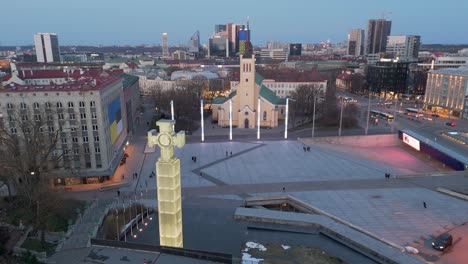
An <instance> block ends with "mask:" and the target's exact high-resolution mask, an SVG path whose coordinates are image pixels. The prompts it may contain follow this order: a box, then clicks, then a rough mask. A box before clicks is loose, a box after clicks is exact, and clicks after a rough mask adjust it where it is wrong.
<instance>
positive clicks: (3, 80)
mask: <svg viewBox="0 0 468 264" xmlns="http://www.w3.org/2000/svg"><path fill="white" fill-rule="evenodd" d="M10 78H11V74H7V75H5V76H3V77H2V82H6V81H8V80H10Z"/></svg>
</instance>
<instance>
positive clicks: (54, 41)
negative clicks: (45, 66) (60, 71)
mask: <svg viewBox="0 0 468 264" xmlns="http://www.w3.org/2000/svg"><path fill="white" fill-rule="evenodd" d="M34 45H35V46H36V56H37V61H38V62H60V46H59V43H58V37H57V34H56V33H36V34H34Z"/></svg>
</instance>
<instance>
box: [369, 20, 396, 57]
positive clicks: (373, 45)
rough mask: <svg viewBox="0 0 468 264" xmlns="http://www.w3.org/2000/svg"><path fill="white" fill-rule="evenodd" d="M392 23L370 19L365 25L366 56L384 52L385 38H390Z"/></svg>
mask: <svg viewBox="0 0 468 264" xmlns="http://www.w3.org/2000/svg"><path fill="white" fill-rule="evenodd" d="M391 29H392V21H389V20H385V19H370V20H369V22H368V23H367V40H366V54H376V53H381V52H385V49H386V47H387V37H388V36H390V32H391Z"/></svg>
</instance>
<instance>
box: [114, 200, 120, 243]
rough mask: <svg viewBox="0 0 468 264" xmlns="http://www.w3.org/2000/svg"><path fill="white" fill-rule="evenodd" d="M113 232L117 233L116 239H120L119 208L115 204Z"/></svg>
mask: <svg viewBox="0 0 468 264" xmlns="http://www.w3.org/2000/svg"><path fill="white" fill-rule="evenodd" d="M115 219H116V220H115V233H116V234H117V238H116V240H117V241H119V240H120V232H119V210H118V209H117V205H116V206H115Z"/></svg>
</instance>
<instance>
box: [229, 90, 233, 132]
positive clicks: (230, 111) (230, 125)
mask: <svg viewBox="0 0 468 264" xmlns="http://www.w3.org/2000/svg"><path fill="white" fill-rule="evenodd" d="M229 140H232V99H229Z"/></svg>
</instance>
